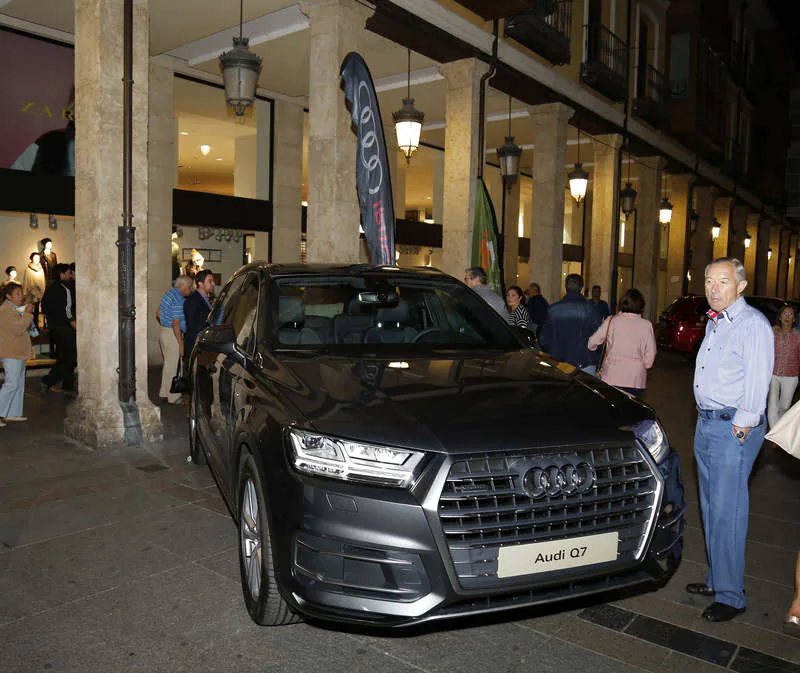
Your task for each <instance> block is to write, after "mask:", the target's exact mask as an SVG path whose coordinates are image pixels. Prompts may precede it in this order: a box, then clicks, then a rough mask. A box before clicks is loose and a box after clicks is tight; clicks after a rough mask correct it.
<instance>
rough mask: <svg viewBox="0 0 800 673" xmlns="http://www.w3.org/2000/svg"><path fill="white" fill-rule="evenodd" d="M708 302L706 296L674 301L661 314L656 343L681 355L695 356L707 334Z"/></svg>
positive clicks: (690, 296) (691, 296)
mask: <svg viewBox="0 0 800 673" xmlns="http://www.w3.org/2000/svg"><path fill="white" fill-rule="evenodd" d="M706 311H708V302H707V301H706V298H705V297H704V296H696V295H689V296H688V297H680V298H679V299H676V300H675V301H673V302H672V303H671V304H670V305H669V306H667V308H666V309H665V310H664V312H663V313H662V314H661V320H659V321H658V325H657V326H656V341H657V342H658V345H659V346H664V347H665V348H669V349H671V350H674V351H678V352H680V353H687V354H694V353H696V352H697V349H698V348H700V342H702V341H703V336H704V335H705V333H706V322H708V317H707V316H706Z"/></svg>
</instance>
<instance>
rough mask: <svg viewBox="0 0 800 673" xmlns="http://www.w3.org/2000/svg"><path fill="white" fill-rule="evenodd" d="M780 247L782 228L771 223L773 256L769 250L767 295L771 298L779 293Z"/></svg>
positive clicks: (770, 237)
mask: <svg viewBox="0 0 800 673" xmlns="http://www.w3.org/2000/svg"><path fill="white" fill-rule="evenodd" d="M780 245H781V227H780V225H779V224H778V223H777V222H770V228H769V250H772V254H771V255H769V250H767V253H768V255H767V257H768V258H769V261H768V263H767V291H766V293H765V294H768V295H769V296H771V297H774V296H775V295H777V293H778V265H779V260H780Z"/></svg>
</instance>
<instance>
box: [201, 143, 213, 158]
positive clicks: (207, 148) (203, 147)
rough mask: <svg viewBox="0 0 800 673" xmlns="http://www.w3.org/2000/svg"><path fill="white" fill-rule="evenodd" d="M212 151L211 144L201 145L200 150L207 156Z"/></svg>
mask: <svg viewBox="0 0 800 673" xmlns="http://www.w3.org/2000/svg"><path fill="white" fill-rule="evenodd" d="M210 151H211V145H200V152H201V154H202V155H203V156H204V157H207V156H208V153H209V152H210Z"/></svg>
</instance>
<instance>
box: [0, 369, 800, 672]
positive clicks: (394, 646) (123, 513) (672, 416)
mask: <svg viewBox="0 0 800 673" xmlns="http://www.w3.org/2000/svg"><path fill="white" fill-rule="evenodd" d="M151 378H152V377H151ZM690 381H691V368H690V367H689V366H688V365H687V364H686V363H685V362H683V361H682V360H681V359H680V358H676V357H672V356H669V355H661V356H659V362H658V365H657V367H656V369H655V370H654V371H653V373H652V376H651V382H650V387H649V389H648V393H647V397H646V399H647V401H648V402H650V403H651V404H652V405H653V406H654V407H655V408H656V410H657V411H658V412H659V415H660V416H661V418H662V420H663V422H664V425H665V426H666V428H667V430H668V433H669V436H670V440H671V442H672V444H673V446H675V447H676V448H677V449H678V450H679V451H680V453H681V455H682V459H683V467H684V480H685V482H686V487H687V496H688V500H689V512H688V521H687V523H688V526H687V531H686V544H685V549H684V561H683V563H682V565H681V567H680V568H679V570H678V572H677V574H676V576H675V578H674V579H673V580H672V581H671V582H670V583H669V584H668V585H667V586H666V587H664V588H662V589H660V590H658V591H651V592H649V593H643V594H637V595H633V596H629V595H628V596H626V595H613V596H606V597H604V600H603V601H597V600H595V601H590V602H587V601H583V602H582V603H575V602H572V603H569V604H561V605H558V606H556V607H550V608H548V609H534V610H523V611H517V612H511V613H506V614H505V615H502V616H499V617H494V618H490V619H487V618H483V619H470V620H462V621H459V622H450V623H448V624H445V625H438V626H434V627H429V628H426V629H425V630H423V631H414V632H410V631H409V632H398V633H389V634H387V633H376V632H371V631H365V630H360V629H354V628H346V629H341V628H337V627H334V626H330V625H321V624H298V625H295V626H289V627H283V628H279V629H266V628H259V627H257V626H255V625H254V624H252V622H251V621H250V619H249V618H248V616H247V612H246V610H245V608H244V605H243V603H242V598H241V590H240V588H239V577H238V562H237V554H236V542H237V537H236V528H235V526H234V525H233V523H232V520H231V518H230V515H229V514H228V512H227V510H226V508H225V506H224V504H223V503H222V500H221V498H220V497H219V495H218V493H217V489H216V486H215V485H214V482H213V479H212V477H211V475H210V473H209V472H208V470H207V469H206V468H199V467H197V466H195V465H192V464H189V463H187V462H186V459H185V458H186V451H187V441H186V434H187V424H186V417H185V413H186V408H185V407H167V408H164V416H165V439H164V440H163V441H161V442H158V443H153V444H150V445H148V446H146V447H143V448H136V449H120V450H115V451H105V452H91V451H88V450H86V449H85V448H83V447H81V446H78V445H75V444H72V443H70V442H68V441H65V439H64V436H63V434H62V432H61V428H62V423H63V417H64V407H65V404H66V401H65V400H64V398H63V396H61V395H58V394H56V393H47V394H45V395H42V394H41V393H40V392H39V390H38V386H37V382H36V379H33V378H32V379H29V380H28V391H27V395H26V399H25V413H26V415H27V416H28V417H29V418H30V419H31V420H30V421H29V422H28V423H24V424H14V425H9V426H8V427H6V428H2V429H0V672H2V673H12V672H17V671H19V672H20V673H34V672H37V671H75V672H76V673H77V672H80V673H101V672H102V673H109V672H110V671H146V672H148V673H152V672H161V671H164V672H165V673H166V672H170V673H172V672H175V671H192V672H198V671H227V670H234V669H235V670H236V671H237V672H238V673H248V672H250V671H270V672H277V671H281V672H283V671H287V672H295V671H297V672H300V671H309V672H310V671H338V670H342V671H344V670H348V671H353V672H354V673H359V672H360V671H365V672H366V671H369V672H370V673H381V672H383V671H387V672H388V671H391V672H392V673H405V672H406V671H408V672H409V673H411V672H413V671H416V672H419V671H441V672H443V673H445V672H447V673H450V672H454V671H464V672H472V671H474V672H476V673H477V672H481V673H486V672H493V671H505V670H509V671H511V670H514V671H537V672H542V671H552V672H554V673H556V672H558V673H561V672H570V673H575V672H577V671H593V672H601V673H602V672H606V671H607V672H608V673H627V672H628V671H651V672H653V673H660V672H662V671H664V672H670V671H697V672H700V673H704V672H706V671H707V672H709V673H710V672H712V671H723V670H734V671H739V672H740V673H749V672H751V671H752V672H756V671H758V672H759V673H771V672H775V673H800V641H798V640H796V639H793V638H789V637H787V636H784V635H783V634H782V633H781V620H782V617H783V615H784V613H785V611H786V608H787V606H788V602H789V600H790V597H791V593H792V582H793V576H794V559H795V555H796V552H797V550H798V549H800V520H799V519H800V517H798V513H800V463H798V464H795V462H794V461H793V460H792V459H790V458H789V457H788V456H783V455H782V454H781V453H780V452H779V451H778V450H777V449H775V448H774V447H771V446H766V447H765V449H764V450H763V451H762V456H761V457H760V459H759V462H758V463H757V468H756V471H755V474H754V477H753V480H752V489H751V517H750V532H749V539H748V549H747V578H746V583H747V592H748V599H749V601H750V604H749V607H748V611H747V612H746V613H745V614H744V615H742V616H741V617H740V618H738V619H736V620H735V621H733V622H730V623H727V624H710V623H707V622H704V621H703V620H702V619H701V618H700V612H701V610H702V609H703V607H705V605H706V604H707V603H708V601H707V600H698V599H697V598H696V597H690V596H689V595H688V594H686V593H685V592H684V591H683V586H684V584H685V583H686V582H689V581H700V580H702V579H703V578H704V575H705V554H704V547H703V537H702V532H701V530H700V523H699V521H700V519H699V511H698V506H697V497H696V483H695V471H694V466H693V464H692V459H691V446H690V441H691V433H692V430H693V424H694V414H693V401H692V398H691V386H690Z"/></svg>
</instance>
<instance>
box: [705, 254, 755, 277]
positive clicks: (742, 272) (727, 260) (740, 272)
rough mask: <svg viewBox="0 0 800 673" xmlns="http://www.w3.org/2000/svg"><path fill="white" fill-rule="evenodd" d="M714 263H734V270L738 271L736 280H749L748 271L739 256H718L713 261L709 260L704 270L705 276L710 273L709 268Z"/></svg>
mask: <svg viewBox="0 0 800 673" xmlns="http://www.w3.org/2000/svg"><path fill="white" fill-rule="evenodd" d="M714 264H733V270H734V271H735V272H736V280H737V282H739V283H741V282H742V281H743V280H747V271H745V268H744V264H742V262H741V260H739V259H738V258H737V257H717V259H715V260H714V261H713V262H709V263H708V264H706V269H705V271H704V272H703V278H705V277H706V276H707V275H708V270H709V269H710V268H711V267H712V266H713V265H714Z"/></svg>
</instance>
